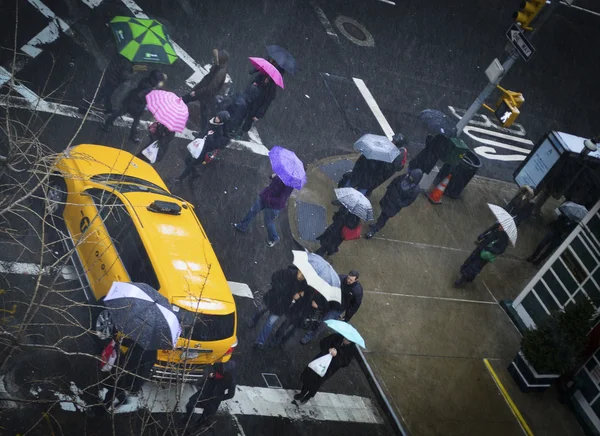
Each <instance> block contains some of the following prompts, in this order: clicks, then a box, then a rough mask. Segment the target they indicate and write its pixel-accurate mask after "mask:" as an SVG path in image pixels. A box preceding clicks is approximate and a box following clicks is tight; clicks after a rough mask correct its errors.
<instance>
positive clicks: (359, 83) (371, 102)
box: [352, 77, 394, 141]
mask: <svg viewBox="0 0 600 436" xmlns="http://www.w3.org/2000/svg"><path fill="white" fill-rule="evenodd" d="M352 80H354V83H355V84H356V87H357V88H358V90H359V91H360V93H361V94H362V96H363V98H364V99H365V101H366V102H367V105H368V106H369V108H370V109H371V112H373V115H375V118H376V119H377V122H378V123H379V125H380V126H381V129H382V130H383V133H385V136H387V137H388V139H389V140H390V141H391V140H392V137H393V136H394V130H393V129H392V126H390V123H388V122H387V120H386V119H385V117H384V116H383V112H381V109H379V105H378V104H377V102H376V101H375V99H374V98H373V94H371V91H369V88H367V85H365V82H364V81H363V80H362V79H357V78H356V77H353V78H352Z"/></svg>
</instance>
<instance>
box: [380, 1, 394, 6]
mask: <svg viewBox="0 0 600 436" xmlns="http://www.w3.org/2000/svg"><path fill="white" fill-rule="evenodd" d="M379 1H380V2H382V3H387V4H388V5H394V6H396V3H395V2H391V1H390V0H379Z"/></svg>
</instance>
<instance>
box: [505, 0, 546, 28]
mask: <svg viewBox="0 0 600 436" xmlns="http://www.w3.org/2000/svg"><path fill="white" fill-rule="evenodd" d="M544 6H546V0H526V1H523V2H521V4H520V5H519V10H518V11H515V12H514V13H513V15H512V17H513V19H514V20H515V22H516V23H519V25H520V26H521V29H523V30H533V27H531V26H530V25H529V24H530V23H531V22H532V21H533V20H534V18H535V17H537V16H538V14H539V13H540V12H541V10H542V9H543V8H544Z"/></svg>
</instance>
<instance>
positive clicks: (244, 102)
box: [225, 85, 261, 139]
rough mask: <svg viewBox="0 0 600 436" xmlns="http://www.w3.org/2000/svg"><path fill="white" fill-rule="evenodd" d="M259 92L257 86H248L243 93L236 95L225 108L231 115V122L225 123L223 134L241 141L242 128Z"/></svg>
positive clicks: (251, 111) (252, 110)
mask: <svg viewBox="0 0 600 436" xmlns="http://www.w3.org/2000/svg"><path fill="white" fill-rule="evenodd" d="M260 95H261V91H260V89H259V87H258V85H253V86H249V87H248V88H247V89H246V90H245V91H244V92H243V93H239V94H237V95H236V96H235V97H234V98H233V100H232V101H231V102H230V103H229V105H228V106H226V108H227V111H228V112H229V113H230V114H231V120H230V121H228V122H227V123H225V132H226V134H227V136H229V137H230V138H236V139H241V135H240V132H241V130H242V126H243V125H244V122H245V121H246V118H248V116H249V114H250V113H253V112H254V109H253V108H254V105H255V104H256V102H257V101H258V98H259V97H260Z"/></svg>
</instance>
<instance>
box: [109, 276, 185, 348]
mask: <svg viewBox="0 0 600 436" xmlns="http://www.w3.org/2000/svg"><path fill="white" fill-rule="evenodd" d="M104 305H105V306H106V307H107V308H108V310H109V313H110V316H111V318H112V320H113V322H114V325H115V327H116V328H117V329H118V330H119V331H120V332H121V333H123V334H124V335H126V336H128V337H129V338H131V339H132V340H134V341H135V342H136V343H137V344H138V345H140V346H141V347H142V348H143V349H145V350H162V349H165V348H173V347H174V346H175V344H176V343H177V339H178V338H179V335H180V334H181V325H180V324H179V321H178V320H177V316H175V314H174V313H173V312H172V311H171V308H170V305H169V301H168V300H167V299H166V298H165V297H164V296H163V295H161V294H159V293H158V291H157V290H156V289H154V288H153V287H152V286H150V285H148V284H146V283H126V282H113V284H112V286H111V288H110V290H109V291H108V294H107V295H106V297H104Z"/></svg>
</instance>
